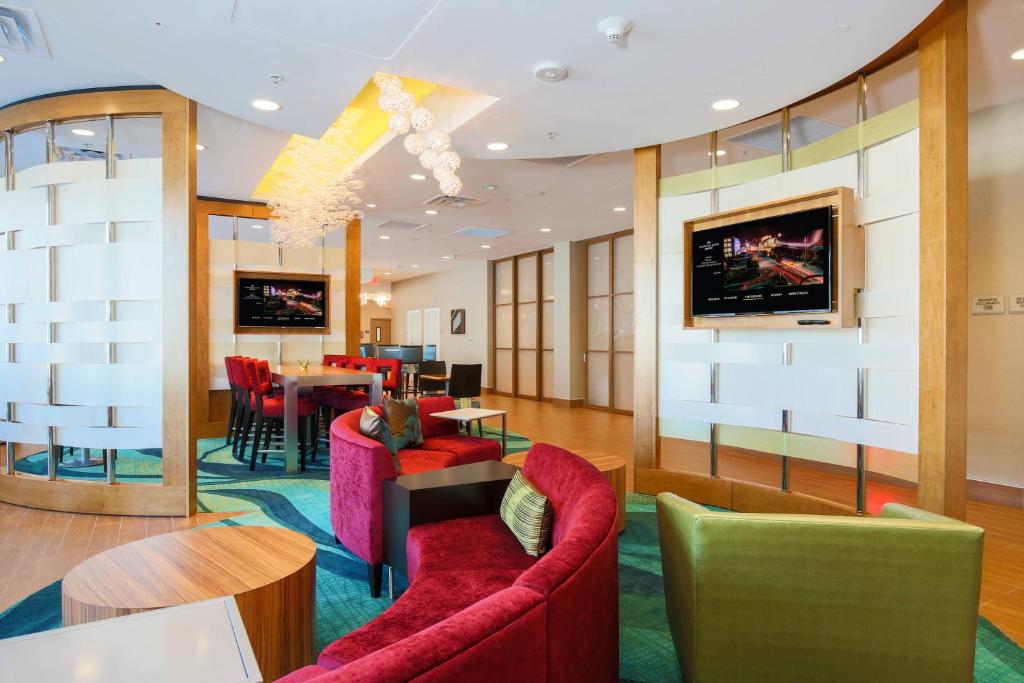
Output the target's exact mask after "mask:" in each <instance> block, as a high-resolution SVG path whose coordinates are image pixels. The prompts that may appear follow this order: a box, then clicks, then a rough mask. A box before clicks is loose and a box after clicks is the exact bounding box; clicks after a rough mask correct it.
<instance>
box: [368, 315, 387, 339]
mask: <svg viewBox="0 0 1024 683" xmlns="http://www.w3.org/2000/svg"><path fill="white" fill-rule="evenodd" d="M370 342H371V343H373V344H390V343H391V319H390V318H370Z"/></svg>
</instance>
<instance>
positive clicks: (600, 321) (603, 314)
mask: <svg viewBox="0 0 1024 683" xmlns="http://www.w3.org/2000/svg"><path fill="white" fill-rule="evenodd" d="M609 327H610V326H609V324H608V299H607V298H605V297H599V298H597V299H590V300H588V301H587V350H588V351H593V350H596V351H607V350H608V328H609Z"/></svg>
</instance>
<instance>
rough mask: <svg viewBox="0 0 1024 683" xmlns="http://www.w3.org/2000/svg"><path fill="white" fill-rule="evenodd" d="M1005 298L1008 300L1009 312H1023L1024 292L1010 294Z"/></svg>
mask: <svg viewBox="0 0 1024 683" xmlns="http://www.w3.org/2000/svg"><path fill="white" fill-rule="evenodd" d="M1006 298H1007V299H1009V300H1010V313H1024V294H1011V295H1010V296H1008V297H1006Z"/></svg>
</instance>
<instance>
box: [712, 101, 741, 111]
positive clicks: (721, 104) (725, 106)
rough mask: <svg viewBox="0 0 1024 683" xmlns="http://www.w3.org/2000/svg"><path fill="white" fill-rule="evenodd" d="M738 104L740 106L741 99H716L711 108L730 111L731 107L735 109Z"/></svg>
mask: <svg viewBox="0 0 1024 683" xmlns="http://www.w3.org/2000/svg"><path fill="white" fill-rule="evenodd" d="M738 106H740V101H739V100H733V99H725V100H715V101H714V102H712V103H711V108H712V109H715V110H717V111H729V110H730V109H735V108H736V107H738Z"/></svg>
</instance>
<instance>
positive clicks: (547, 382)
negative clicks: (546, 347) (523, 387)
mask: <svg viewBox="0 0 1024 683" xmlns="http://www.w3.org/2000/svg"><path fill="white" fill-rule="evenodd" d="M540 357H541V363H542V365H541V381H542V382H543V385H544V386H543V392H544V393H543V394H542V396H543V398H554V396H555V352H554V351H542V352H541V356H540Z"/></svg>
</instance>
